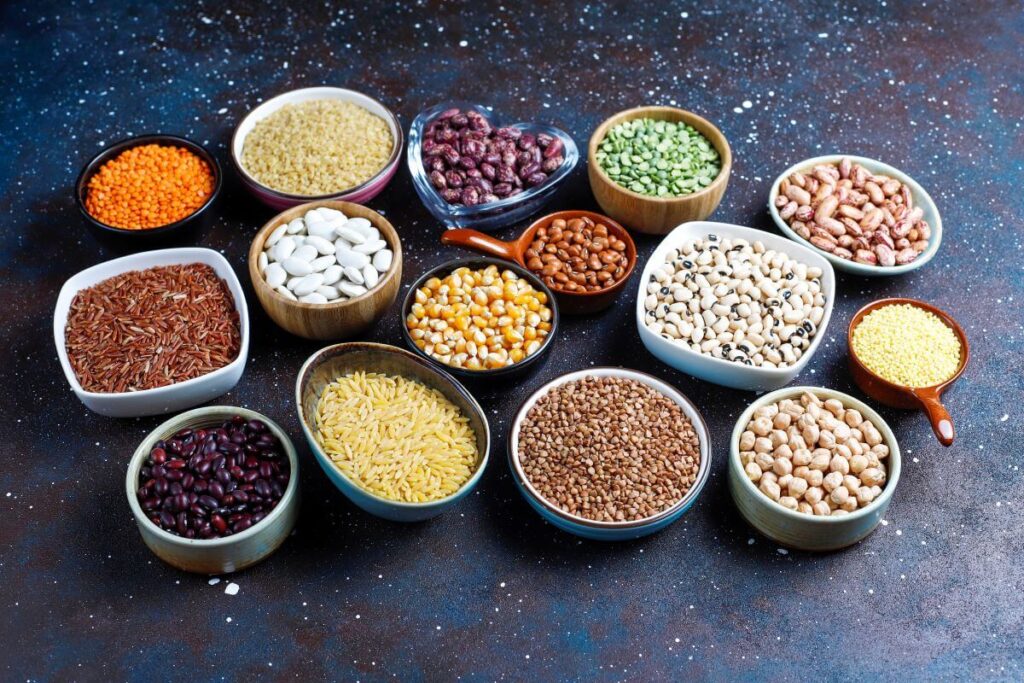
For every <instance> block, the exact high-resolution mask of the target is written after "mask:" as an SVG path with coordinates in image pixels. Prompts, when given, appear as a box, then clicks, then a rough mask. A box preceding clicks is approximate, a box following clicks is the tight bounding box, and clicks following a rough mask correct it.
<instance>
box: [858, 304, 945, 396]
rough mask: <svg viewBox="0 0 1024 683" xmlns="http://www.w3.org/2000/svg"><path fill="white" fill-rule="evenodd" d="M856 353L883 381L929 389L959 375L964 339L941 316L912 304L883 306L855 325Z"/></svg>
mask: <svg viewBox="0 0 1024 683" xmlns="http://www.w3.org/2000/svg"><path fill="white" fill-rule="evenodd" d="M853 352H854V353H855V354H856V355H857V358H859V359H860V361H861V362H862V363H863V364H864V365H865V366H866V367H867V368H868V370H870V371H871V372H873V373H875V374H876V375H878V376H879V377H881V378H882V379H885V380H888V381H890V382H892V383H893V384H900V385H902V386H905V387H930V386H935V385H936V384H941V383H942V382H945V381H946V380H947V379H949V378H950V377H952V376H953V375H955V374H956V370H957V368H958V367H960V354H961V353H962V352H963V349H961V346H960V339H959V338H958V337H957V335H956V333H955V332H953V330H952V329H950V327H949V326H948V325H947V324H946V323H944V322H943V321H942V319H941V318H939V316H937V315H935V314H934V313H932V312H931V311H926V310H925V309H923V308H921V307H919V306H914V305H912V304H891V305H888V306H882V307H880V308H877V309H875V310H874V311H871V312H870V313H868V314H867V315H866V316H864V317H863V318H862V319H861V321H860V322H859V323H857V326H856V327H855V328H853Z"/></svg>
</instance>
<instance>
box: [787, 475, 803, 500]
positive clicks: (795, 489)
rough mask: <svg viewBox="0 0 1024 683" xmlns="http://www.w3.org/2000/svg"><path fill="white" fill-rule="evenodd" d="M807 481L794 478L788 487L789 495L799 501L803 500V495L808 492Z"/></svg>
mask: <svg viewBox="0 0 1024 683" xmlns="http://www.w3.org/2000/svg"><path fill="white" fill-rule="evenodd" d="M807 488H808V487H807V480H806V479H801V478H800V477H793V479H792V480H791V481H790V482H789V486H787V487H786V489H787V491H788V492H789V495H791V496H793V497H794V498H796V499H797V500H800V499H801V498H803V495H804V494H805V493H806V492H807Z"/></svg>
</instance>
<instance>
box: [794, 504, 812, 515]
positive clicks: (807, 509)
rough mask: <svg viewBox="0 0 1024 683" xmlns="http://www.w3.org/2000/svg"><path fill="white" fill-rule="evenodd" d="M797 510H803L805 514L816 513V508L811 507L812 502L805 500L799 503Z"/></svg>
mask: <svg viewBox="0 0 1024 683" xmlns="http://www.w3.org/2000/svg"><path fill="white" fill-rule="evenodd" d="M796 511H797V512H802V513H803V514H805V515H813V514H814V508H812V507H811V504H810V503H805V502H804V501H800V502H799V503H797V506H796Z"/></svg>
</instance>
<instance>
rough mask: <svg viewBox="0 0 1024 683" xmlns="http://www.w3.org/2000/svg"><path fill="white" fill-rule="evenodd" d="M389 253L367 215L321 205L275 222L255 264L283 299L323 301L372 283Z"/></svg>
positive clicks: (385, 265) (390, 256) (387, 261)
mask: <svg viewBox="0 0 1024 683" xmlns="http://www.w3.org/2000/svg"><path fill="white" fill-rule="evenodd" d="M393 258H394V253H393V252H392V251H391V249H390V248H389V247H388V243H387V242H386V241H385V240H384V238H383V237H382V236H381V233H380V230H378V229H377V228H375V227H373V224H372V223H370V221H369V220H368V219H366V218H362V217H354V218H348V217H347V216H345V214H343V213H342V212H341V211H338V210H337V209H331V208H327V207H321V208H318V209H310V210H309V211H307V212H306V214H305V215H304V216H302V217H301V218H295V219H293V220H292V221H290V222H288V223H282V224H281V225H279V226H278V227H277V228H275V229H274V230H273V232H271V233H270V236H269V237H267V240H266V242H264V243H263V253H261V254H260V256H259V262H258V264H257V266H258V269H259V272H260V274H261V275H262V276H263V277H264V279H265V280H266V281H267V284H268V285H270V286H271V287H272V288H273V289H274V291H275V292H277V293H278V294H280V295H281V296H283V297H285V298H286V299H289V300H291V301H301V302H303V303H308V304H328V303H334V302H337V301H344V300H345V299H351V298H354V297H357V296H361V295H363V294H365V293H366V292H368V291H370V290H371V289H373V288H374V287H376V286H377V284H378V283H379V282H380V280H381V278H382V277H383V275H384V274H385V273H387V272H388V270H389V269H390V268H391V261H392V260H393Z"/></svg>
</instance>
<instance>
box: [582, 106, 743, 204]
mask: <svg viewBox="0 0 1024 683" xmlns="http://www.w3.org/2000/svg"><path fill="white" fill-rule="evenodd" d="M670 112H671V113H675V114H679V115H680V116H681V117H682V119H683V122H684V123H686V124H688V125H691V126H692V125H693V122H694V121H696V122H698V123H701V124H703V125H705V126H707V127H708V128H710V129H711V130H713V131H714V132H715V133H716V134H717V135H718V137H719V139H720V140H721V143H722V144H721V145H719V144H717V142H716V141H715V140H712V139H711V138H710V137H708V136H707V135H704V134H703V133H701V135H704V137H705V138H707V140H708V142H710V143H711V144H712V146H713V147H714V148H715V149H716V150H718V153H719V155H720V156H721V157H722V168H721V169H720V170H719V171H718V175H716V176H715V179H714V180H712V181H711V184H710V185H708V186H707V187H705V188H704V189H703V190H700V191H698V192H692V193H690V194H685V195H681V196H678V197H651V196H650V195H646V194H640V193H639V192H634V191H633V190H630V189H629V188H627V187H623V186H622V185H620V184H618V183H617V182H615V181H614V180H612V179H611V177H610V176H609V175H608V174H607V173H605V170H604V169H603V168H601V165H600V164H598V163H597V161H596V160H595V158H594V155H595V154H596V152H597V146H598V145H599V144H600V143H601V141H602V140H604V138H605V136H606V135H607V133H608V129H609V128H611V127H612V126H613V125H616V124H618V123H621V122H622V121H623V120H624V119H625V117H626V116H629V115H631V114H642V115H649V116H648V118H652V119H656V120H666V121H667V120H668V119H666V118H664V117H663V116H659V115H664V114H667V113H670ZM636 118H640V117H636ZM698 132H700V131H698ZM587 163H588V164H589V165H590V167H591V168H592V169H594V170H595V171H596V172H597V174H598V177H600V178H601V180H603V181H604V182H605V183H607V184H609V185H611V186H612V187H614V188H615V189H616V190H618V191H620V192H622V193H624V194H625V195H626V196H628V197H634V198H636V199H640V200H643V201H648V202H655V203H657V204H672V203H683V202H686V201H690V200H693V199H696V198H698V197H703V196H705V195H709V194H711V193H712V192H714V191H716V190H717V189H718V188H719V186H720V185H724V184H725V183H726V182H727V181H728V178H729V174H730V173H731V172H732V148H731V147H730V146H729V140H728V138H726V137H725V133H723V132H722V130H721V129H720V128H719V127H718V126H716V125H715V124H713V123H711V122H710V121H708V120H707V119H706V118H704V117H703V116H701V115H700V114H695V113H694V112H692V111H688V110H686V109H680V108H679V107H669V106H664V105H648V106H641V107H633V108H632V109H624V110H623V111H620V112H618V113H617V114H612V115H611V116H609V117H608V118H606V119H605V120H604V121H602V122H601V124H600V125H599V126H598V127H597V128H596V129H595V130H594V134H593V135H591V136H590V143H589V144H588V145H587Z"/></svg>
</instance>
